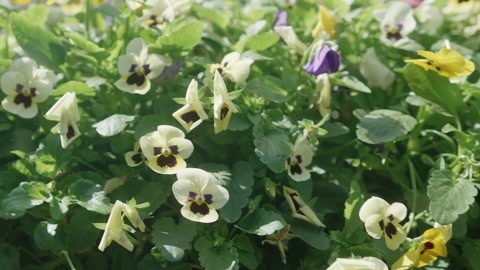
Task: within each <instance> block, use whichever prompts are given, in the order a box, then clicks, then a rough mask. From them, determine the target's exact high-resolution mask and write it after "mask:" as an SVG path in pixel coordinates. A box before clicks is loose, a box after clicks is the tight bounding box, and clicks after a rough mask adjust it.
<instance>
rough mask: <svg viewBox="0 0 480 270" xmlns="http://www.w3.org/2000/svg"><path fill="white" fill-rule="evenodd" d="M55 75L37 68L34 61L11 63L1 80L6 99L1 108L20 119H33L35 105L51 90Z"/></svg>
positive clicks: (36, 107)
mask: <svg viewBox="0 0 480 270" xmlns="http://www.w3.org/2000/svg"><path fill="white" fill-rule="evenodd" d="M56 80H57V79H56V77H55V74H53V73H52V72H50V71H48V70H46V69H43V68H38V67H37V63H36V62H35V60H33V59H31V58H28V57H23V58H20V59H17V60H15V61H13V63H12V65H11V66H10V70H9V71H7V72H5V73H4V74H3V75H2V78H1V87H2V91H3V92H4V93H5V94H7V97H5V99H4V100H3V101H2V106H3V108H4V109H5V110H6V111H8V112H10V113H13V114H17V115H19V116H20V117H22V118H33V117H35V116H36V115H37V113H38V106H37V103H40V102H43V101H45V100H46V99H47V98H48V95H49V94H50V92H52V90H53V85H54V84H55V82H56Z"/></svg>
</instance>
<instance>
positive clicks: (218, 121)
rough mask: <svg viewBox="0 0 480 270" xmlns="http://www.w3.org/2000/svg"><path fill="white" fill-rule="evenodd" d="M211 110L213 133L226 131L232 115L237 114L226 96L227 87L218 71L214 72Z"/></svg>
mask: <svg viewBox="0 0 480 270" xmlns="http://www.w3.org/2000/svg"><path fill="white" fill-rule="evenodd" d="M213 110H214V112H213V114H214V117H215V118H214V126H215V133H219V132H221V131H224V130H226V129H227V127H228V123H229V122H230V117H231V116H232V113H234V112H235V113H236V112H238V111H237V108H235V105H234V104H233V103H232V101H231V100H230V97H229V96H228V92H227V86H226V85H225V82H224V81H223V78H222V76H221V75H220V73H218V70H215V77H214V79H213Z"/></svg>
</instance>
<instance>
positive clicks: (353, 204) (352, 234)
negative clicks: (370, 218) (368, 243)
mask: <svg viewBox="0 0 480 270" xmlns="http://www.w3.org/2000/svg"><path fill="white" fill-rule="evenodd" d="M364 201H365V200H364V196H363V193H362V190H361V189H360V186H359V184H358V182H357V181H352V182H351V184H350V194H349V196H348V199H347V201H345V210H344V212H343V216H344V217H345V226H344V227H343V231H342V233H343V234H344V236H345V238H346V239H351V238H354V239H357V240H358V241H359V242H360V241H362V240H366V239H364V237H365V236H366V234H365V233H364V229H363V222H362V221H361V220H360V217H359V215H358V213H359V212H360V207H362V205H363V203H364ZM352 242H354V240H352ZM356 243H357V242H356Z"/></svg>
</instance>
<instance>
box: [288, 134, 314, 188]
mask: <svg viewBox="0 0 480 270" xmlns="http://www.w3.org/2000/svg"><path fill="white" fill-rule="evenodd" d="M312 158H313V149H312V146H311V145H310V143H309V142H308V140H306V138H305V137H303V136H299V137H298V138H297V140H296V141H295V144H294V146H293V154H292V156H291V157H289V158H288V159H287V162H286V164H285V165H286V169H287V171H288V175H289V176H290V177H291V178H292V179H293V180H295V181H297V182H300V181H306V180H308V179H310V172H309V171H308V170H307V169H306V166H308V165H310V163H311V162H312Z"/></svg>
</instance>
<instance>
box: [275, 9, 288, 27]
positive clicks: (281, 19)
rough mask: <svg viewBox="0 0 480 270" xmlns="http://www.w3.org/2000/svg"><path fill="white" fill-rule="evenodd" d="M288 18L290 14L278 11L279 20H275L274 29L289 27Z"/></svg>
mask: <svg viewBox="0 0 480 270" xmlns="http://www.w3.org/2000/svg"><path fill="white" fill-rule="evenodd" d="M287 17H288V13H287V12H286V11H284V10H279V11H277V18H276V19H275V23H274V24H273V27H277V26H287V25H288V22H287Z"/></svg>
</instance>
